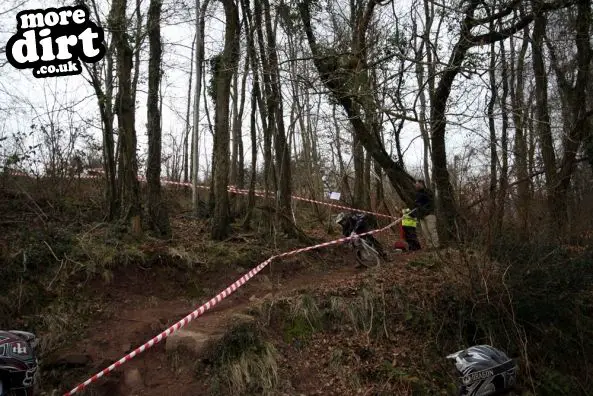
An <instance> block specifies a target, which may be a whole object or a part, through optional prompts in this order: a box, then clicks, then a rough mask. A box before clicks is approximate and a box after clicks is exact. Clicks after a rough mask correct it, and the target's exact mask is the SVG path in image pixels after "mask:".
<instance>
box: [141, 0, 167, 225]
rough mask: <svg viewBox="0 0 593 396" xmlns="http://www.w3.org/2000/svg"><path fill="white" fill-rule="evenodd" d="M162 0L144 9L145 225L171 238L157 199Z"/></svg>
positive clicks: (159, 162) (160, 144)
mask: <svg viewBox="0 0 593 396" xmlns="http://www.w3.org/2000/svg"><path fill="white" fill-rule="evenodd" d="M162 5H163V3H162V0H150V5H149V7H148V22H147V23H148V42H149V47H150V57H149V60H148V99H147V103H146V116H147V120H148V122H147V132H148V166H147V170H146V179H147V182H148V226H149V227H150V229H151V230H153V231H155V232H156V233H157V234H158V235H159V236H165V237H168V236H170V235H171V226H170V224H169V216H168V214H167V209H166V206H165V203H164V202H163V199H162V197H161V149H162V138H161V136H162V133H161V110H160V109H159V86H160V82H161V60H162V52H163V51H162V44H161V28H160V26H161V8H162Z"/></svg>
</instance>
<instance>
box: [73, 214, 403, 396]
mask: <svg viewBox="0 0 593 396" xmlns="http://www.w3.org/2000/svg"><path fill="white" fill-rule="evenodd" d="M400 221H401V218H399V219H396V220H395V221H393V222H392V223H391V224H389V225H387V226H385V227H383V228H380V229H377V230H373V231H369V232H365V233H362V234H358V235H355V236H350V237H346V238H340V239H336V240H333V241H329V242H325V243H321V244H318V245H313V246H308V247H305V248H301V249H296V250H292V251H289V252H285V253H281V254H277V255H275V256H272V257H270V258H269V259H267V260H266V261H264V262H262V263H261V264H259V265H257V266H256V267H255V268H253V269H252V270H251V271H249V272H247V273H246V274H245V275H243V276H242V277H241V278H239V279H237V280H236V281H235V282H234V283H233V284H231V285H230V286H228V287H227V288H226V289H224V290H223V291H221V292H220V293H218V294H217V295H216V296H214V297H213V298H212V299H210V300H209V301H208V302H207V303H205V304H203V305H202V306H200V307H199V308H198V309H196V310H195V311H193V312H192V313H190V314H189V315H187V316H186V317H184V318H183V319H181V320H180V321H178V322H177V323H175V324H174V325H173V326H171V327H169V328H168V329H166V330H165V331H163V332H162V333H160V334H159V335H157V336H156V337H154V338H152V339H151V340H149V341H148V342H146V343H145V344H143V345H141V346H139V347H138V348H136V349H134V350H133V351H132V352H130V353H129V354H127V355H126V356H124V357H122V358H121V359H119V360H118V361H116V362H115V363H113V364H111V365H110V366H109V367H107V368H105V369H103V370H102V371H100V372H98V373H97V374H95V375H93V376H92V377H91V378H89V379H87V380H86V381H84V382H83V383H81V384H79V385H77V386H76V387H75V388H73V389H72V390H71V391H69V392H67V393H65V394H64V396H70V395H73V394H75V393H76V392H78V391H81V390H82V389H84V388H86V387H87V386H88V385H90V384H91V383H93V382H96V381H97V380H99V379H100V378H101V377H104V376H105V375H107V374H109V373H111V372H112V371H114V370H115V369H116V368H118V367H120V366H121V365H123V364H124V363H126V362H128V361H130V360H132V359H133V358H134V357H136V356H138V355H139V354H141V353H142V352H144V351H145V350H147V349H149V348H151V347H153V346H154V345H156V344H158V343H159V342H161V341H162V340H164V339H165V338H167V337H168V336H170V335H171V334H173V333H175V332H176V331H177V330H179V329H181V328H182V327H183V326H185V325H187V324H188V323H189V322H191V321H192V320H194V319H196V318H197V317H198V316H201V315H203V314H204V313H205V312H206V311H208V310H210V309H211V308H212V307H214V306H215V305H216V304H218V303H219V302H221V301H222V300H223V299H225V298H226V297H228V296H230V295H231V294H233V293H234V292H235V291H236V290H237V289H238V288H240V287H241V286H243V285H244V284H245V283H247V281H249V280H250V279H251V278H253V277H254V276H255V275H256V274H257V273H258V272H260V271H261V270H262V269H264V268H265V267H266V266H267V265H268V264H270V263H271V262H272V261H273V260H274V259H277V258H281V257H287V256H292V255H295V254H298V253H302V252H307V251H310V250H315V249H320V248H323V247H326V246H330V245H335V244H338V243H341V242H344V241H348V240H351V239H355V238H359V237H361V236H364V235H371V234H377V233H379V232H383V231H385V230H387V229H389V228H391V227H393V226H394V225H396V224H397V223H399V222H400Z"/></svg>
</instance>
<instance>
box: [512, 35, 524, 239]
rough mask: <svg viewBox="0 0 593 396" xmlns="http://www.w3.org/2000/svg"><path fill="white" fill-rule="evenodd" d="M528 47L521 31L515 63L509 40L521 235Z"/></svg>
mask: <svg viewBox="0 0 593 396" xmlns="http://www.w3.org/2000/svg"><path fill="white" fill-rule="evenodd" d="M528 47H529V28H528V27H525V28H524V29H523V41H522V44H521V49H520V51H519V56H518V58H517V62H516V63H515V43H514V40H513V38H512V37H511V40H510V56H511V68H510V73H509V77H510V79H511V84H510V95H511V104H512V108H513V123H514V124H515V149H514V158H515V167H516V169H517V170H516V175H517V179H518V180H520V182H519V183H518V184H517V195H518V204H517V212H518V214H519V225H520V227H519V228H520V230H522V231H523V233H526V232H527V225H528V224H529V178H528V177H527V175H528V173H529V172H528V170H527V139H526V138H525V132H526V123H525V120H526V117H525V113H526V110H525V101H524V99H523V98H524V67H525V54H526V53H527V48H528ZM515 70H516V71H515Z"/></svg>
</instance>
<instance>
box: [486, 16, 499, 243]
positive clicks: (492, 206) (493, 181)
mask: <svg viewBox="0 0 593 396" xmlns="http://www.w3.org/2000/svg"><path fill="white" fill-rule="evenodd" d="M492 28H493V26H492V24H491V25H490V29H492ZM495 59H496V52H495V46H494V43H491V44H490V67H489V68H488V75H489V77H490V100H489V101H488V129H489V130H490V188H489V191H488V192H489V195H490V203H489V209H488V219H489V221H488V235H489V237H488V246H491V245H492V242H493V240H494V238H495V237H496V235H495V227H494V222H493V221H494V218H495V216H496V196H497V195H496V187H497V185H498V175H497V166H498V153H497V150H496V143H497V142H496V126H495V119H494V106H495V105H496V96H497V90H498V88H497V87H496V69H495V68H496V62H495Z"/></svg>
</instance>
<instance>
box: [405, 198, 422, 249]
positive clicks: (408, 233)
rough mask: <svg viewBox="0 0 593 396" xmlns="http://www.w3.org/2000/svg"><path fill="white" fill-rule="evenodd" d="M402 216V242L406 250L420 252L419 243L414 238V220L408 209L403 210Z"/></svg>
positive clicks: (416, 238) (415, 237)
mask: <svg viewBox="0 0 593 396" xmlns="http://www.w3.org/2000/svg"><path fill="white" fill-rule="evenodd" d="M402 214H403V218H402V223H401V226H402V233H403V239H404V241H406V243H407V244H408V250H409V251H414V250H420V242H418V237H417V236H416V219H415V218H414V215H413V214H412V213H411V210H410V209H408V208H405V209H403V210H402Z"/></svg>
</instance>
